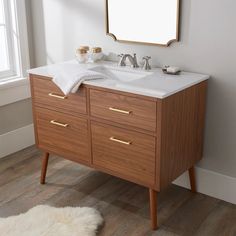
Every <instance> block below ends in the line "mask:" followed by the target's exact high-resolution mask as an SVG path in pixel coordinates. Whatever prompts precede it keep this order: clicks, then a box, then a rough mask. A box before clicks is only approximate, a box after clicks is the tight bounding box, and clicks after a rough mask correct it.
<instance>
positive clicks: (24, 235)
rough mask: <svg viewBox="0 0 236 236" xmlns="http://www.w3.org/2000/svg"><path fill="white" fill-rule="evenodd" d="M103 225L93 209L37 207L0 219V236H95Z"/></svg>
mask: <svg viewBox="0 0 236 236" xmlns="http://www.w3.org/2000/svg"><path fill="white" fill-rule="evenodd" d="M102 223H103V218H102V216H101V215H100V213H99V212H98V211H97V210H95V209H93V208H88V207H81V208H80V207H65V208H55V207H50V206H44V205H40V206H36V207H34V208H32V209H30V210H29V211H28V212H26V213H24V214H21V215H18V216H11V217H8V218H0V235H1V236H95V235H96V233H97V229H98V227H99V226H100V225H101V224H102Z"/></svg>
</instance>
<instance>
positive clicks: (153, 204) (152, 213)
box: [149, 189, 158, 230]
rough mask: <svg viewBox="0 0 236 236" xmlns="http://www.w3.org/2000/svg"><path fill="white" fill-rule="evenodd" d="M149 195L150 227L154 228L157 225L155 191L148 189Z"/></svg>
mask: <svg viewBox="0 0 236 236" xmlns="http://www.w3.org/2000/svg"><path fill="white" fill-rule="evenodd" d="M149 197H150V216H151V225H152V229H153V230H156V229H157V228H158V227H157V191H155V190H153V189H149Z"/></svg>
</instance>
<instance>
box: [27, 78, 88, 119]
mask: <svg viewBox="0 0 236 236" xmlns="http://www.w3.org/2000/svg"><path fill="white" fill-rule="evenodd" d="M31 78H32V79H33V87H32V89H33V94H34V103H36V104H38V106H42V107H44V108H48V109H52V110H56V111H60V112H63V113H68V114H72V115H76V114H80V113H82V114H86V113H87V107H86V89H85V88H83V87H81V88H80V90H79V92H77V93H75V94H72V93H70V94H69V95H67V96H65V95H64V94H63V92H62V91H61V90H60V89H59V88H58V87H57V86H56V85H55V84H54V83H53V82H52V81H51V80H50V79H45V78H41V77H40V78H39V77H37V76H33V75H32V76H31ZM32 79H31V80H32ZM50 93H51V94H53V95H58V96H61V97H63V96H64V97H66V98H65V99H60V98H57V97H53V96H50V95H49V94H50Z"/></svg>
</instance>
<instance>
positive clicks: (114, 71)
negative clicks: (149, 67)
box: [90, 66, 152, 82]
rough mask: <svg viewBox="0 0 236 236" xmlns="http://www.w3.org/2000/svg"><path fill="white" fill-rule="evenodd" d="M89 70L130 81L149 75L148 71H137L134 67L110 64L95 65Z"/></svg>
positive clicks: (110, 77)
mask: <svg viewBox="0 0 236 236" xmlns="http://www.w3.org/2000/svg"><path fill="white" fill-rule="evenodd" d="M90 70H92V71H96V72H99V73H101V74H104V75H105V76H106V77H107V78H109V79H114V80H120V81H123V82H131V81H134V80H138V79H142V78H145V77H146V76H148V75H151V74H152V72H149V71H138V70H135V69H128V68H120V67H117V68H116V67H110V66H97V67H94V68H91V69H90Z"/></svg>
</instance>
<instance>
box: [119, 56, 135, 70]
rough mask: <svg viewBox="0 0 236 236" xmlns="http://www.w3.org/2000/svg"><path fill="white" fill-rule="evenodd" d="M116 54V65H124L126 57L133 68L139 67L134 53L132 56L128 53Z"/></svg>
mask: <svg viewBox="0 0 236 236" xmlns="http://www.w3.org/2000/svg"><path fill="white" fill-rule="evenodd" d="M118 56H119V57H120V61H119V63H118V66H126V64H125V61H126V58H128V59H129V61H130V63H131V65H132V67H133V68H138V67H139V65H138V62H137V57H136V53H134V56H131V55H130V54H119V55H118Z"/></svg>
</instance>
